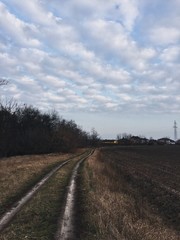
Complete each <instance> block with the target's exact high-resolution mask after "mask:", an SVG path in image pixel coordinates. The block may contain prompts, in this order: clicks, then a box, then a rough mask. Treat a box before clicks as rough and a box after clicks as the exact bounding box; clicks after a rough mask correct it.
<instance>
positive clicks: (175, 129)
mask: <svg viewBox="0 0 180 240" xmlns="http://www.w3.org/2000/svg"><path fill="white" fill-rule="evenodd" d="M173 128H174V141H176V140H177V123H176V121H174V126H173Z"/></svg>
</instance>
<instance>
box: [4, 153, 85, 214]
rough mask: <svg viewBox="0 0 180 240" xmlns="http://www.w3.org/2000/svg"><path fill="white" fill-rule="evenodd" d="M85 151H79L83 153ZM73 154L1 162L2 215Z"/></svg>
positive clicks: (36, 156) (38, 156)
mask: <svg viewBox="0 0 180 240" xmlns="http://www.w3.org/2000/svg"><path fill="white" fill-rule="evenodd" d="M83 151H84V150H79V153H80V152H83ZM71 156H73V154H45V155H26V156H16V157H10V158H3V159H1V160H0V214H2V213H3V212H4V211H5V210H6V208H8V207H9V206H10V205H11V204H12V203H13V202H14V201H15V200H17V199H18V198H19V197H20V195H21V194H23V192H24V191H26V190H27V189H28V188H29V187H30V186H31V185H33V184H34V183H35V182H36V181H37V180H38V179H39V178H41V177H42V176H43V175H44V174H45V173H46V172H47V171H49V170H50V169H51V168H52V167H53V166H54V165H55V164H57V163H59V162H62V161H64V160H65V159H67V158H69V157H71Z"/></svg>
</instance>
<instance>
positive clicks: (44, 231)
mask: <svg viewBox="0 0 180 240" xmlns="http://www.w3.org/2000/svg"><path fill="white" fill-rule="evenodd" d="M77 160H78V158H77V159H76V160H73V161H72V162H70V163H69V164H68V165H66V166H64V167H63V168H62V169H60V170H59V171H58V172H57V173H56V174H55V175H54V176H53V177H51V178H50V179H49V181H48V182H47V183H46V184H45V185H44V186H43V187H42V188H41V190H40V191H39V192H38V193H37V194H36V195H35V196H34V198H33V199H32V200H31V201H30V202H29V203H28V204H27V205H26V206H25V207H24V208H23V209H22V210H21V211H20V212H19V213H18V214H17V216H16V218H15V219H14V221H13V222H12V223H11V224H10V225H9V227H7V228H6V229H5V230H4V231H3V232H2V234H1V238H0V239H1V240H12V239H16V240H22V239H37V240H51V239H54V235H55V233H56V230H57V222H58V218H59V216H60V212H61V207H62V205H63V204H64V203H63V201H64V196H65V193H66V186H67V185H68V182H69V179H70V176H71V172H72V169H73V167H74V165H75V163H76V162H77Z"/></svg>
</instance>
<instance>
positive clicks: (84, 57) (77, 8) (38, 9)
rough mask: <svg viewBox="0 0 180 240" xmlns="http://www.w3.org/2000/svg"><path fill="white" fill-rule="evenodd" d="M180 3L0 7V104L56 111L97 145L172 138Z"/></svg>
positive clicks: (58, 1) (72, 0)
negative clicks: (94, 136) (120, 137)
mask: <svg viewBox="0 0 180 240" xmlns="http://www.w3.org/2000/svg"><path fill="white" fill-rule="evenodd" d="M179 13H180V0H171V1H163V0H111V1H106V0H85V1H82V0H52V1H49V0H31V1H21V0H11V1H9V0H3V1H0V78H1V79H7V80H8V81H9V84H8V85H7V86H3V87H1V88H0V94H1V101H4V100H5V99H11V98H13V99H15V100H17V102H18V103H27V104H32V105H33V106H36V107H38V108H40V109H41V110H43V111H48V110H50V109H56V110H57V111H58V112H59V113H60V115H62V116H63V117H65V118H67V119H73V120H75V121H76V123H77V124H78V125H81V126H82V127H83V129H85V130H90V129H91V127H95V128H96V130H97V131H98V132H99V133H100V135H101V137H103V138H111V137H114V138H116V134H118V133H123V132H127V133H132V134H135V135H145V136H146V137H150V136H152V137H155V138H158V137H164V136H169V137H172V138H173V121H174V120H176V121H177V123H178V122H180V14H179Z"/></svg>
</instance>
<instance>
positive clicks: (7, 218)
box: [0, 156, 77, 232]
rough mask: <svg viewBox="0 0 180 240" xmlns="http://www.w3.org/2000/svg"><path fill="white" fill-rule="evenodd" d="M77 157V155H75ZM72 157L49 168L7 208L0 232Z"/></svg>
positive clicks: (1, 221)
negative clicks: (47, 171)
mask: <svg viewBox="0 0 180 240" xmlns="http://www.w3.org/2000/svg"><path fill="white" fill-rule="evenodd" d="M75 157H77V156H75ZM72 159H73V158H71V159H68V160H66V161H65V162H63V163H61V164H60V165H58V166H57V167H55V168H54V169H53V170H51V171H50V172H49V173H48V174H47V175H45V177H43V178H42V179H41V180H40V181H39V182H38V183H37V184H36V185H35V186H34V187H33V188H32V189H31V190H30V191H29V192H28V193H27V194H26V195H25V196H24V197H22V198H21V199H20V200H19V201H18V202H16V203H15V204H14V205H13V207H12V208H11V209H9V210H8V211H7V212H6V213H5V214H4V215H3V216H2V217H1V218H0V232H1V231H2V230H3V229H4V228H5V227H6V226H7V225H8V224H9V222H10V221H11V220H12V218H13V217H14V216H15V215H16V214H17V213H18V212H19V211H20V210H21V208H22V207H23V206H24V205H25V204H26V203H27V202H28V201H29V200H30V199H31V198H32V197H33V195H34V194H35V193H36V192H37V191H38V190H39V189H40V187H42V186H43V185H44V184H45V182H46V181H47V180H48V179H49V178H50V177H51V176H52V175H53V174H54V173H56V172H57V171H58V170H59V169H60V168H62V167H63V166H64V165H66V164H67V163H68V162H70V161H71V160H72Z"/></svg>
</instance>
